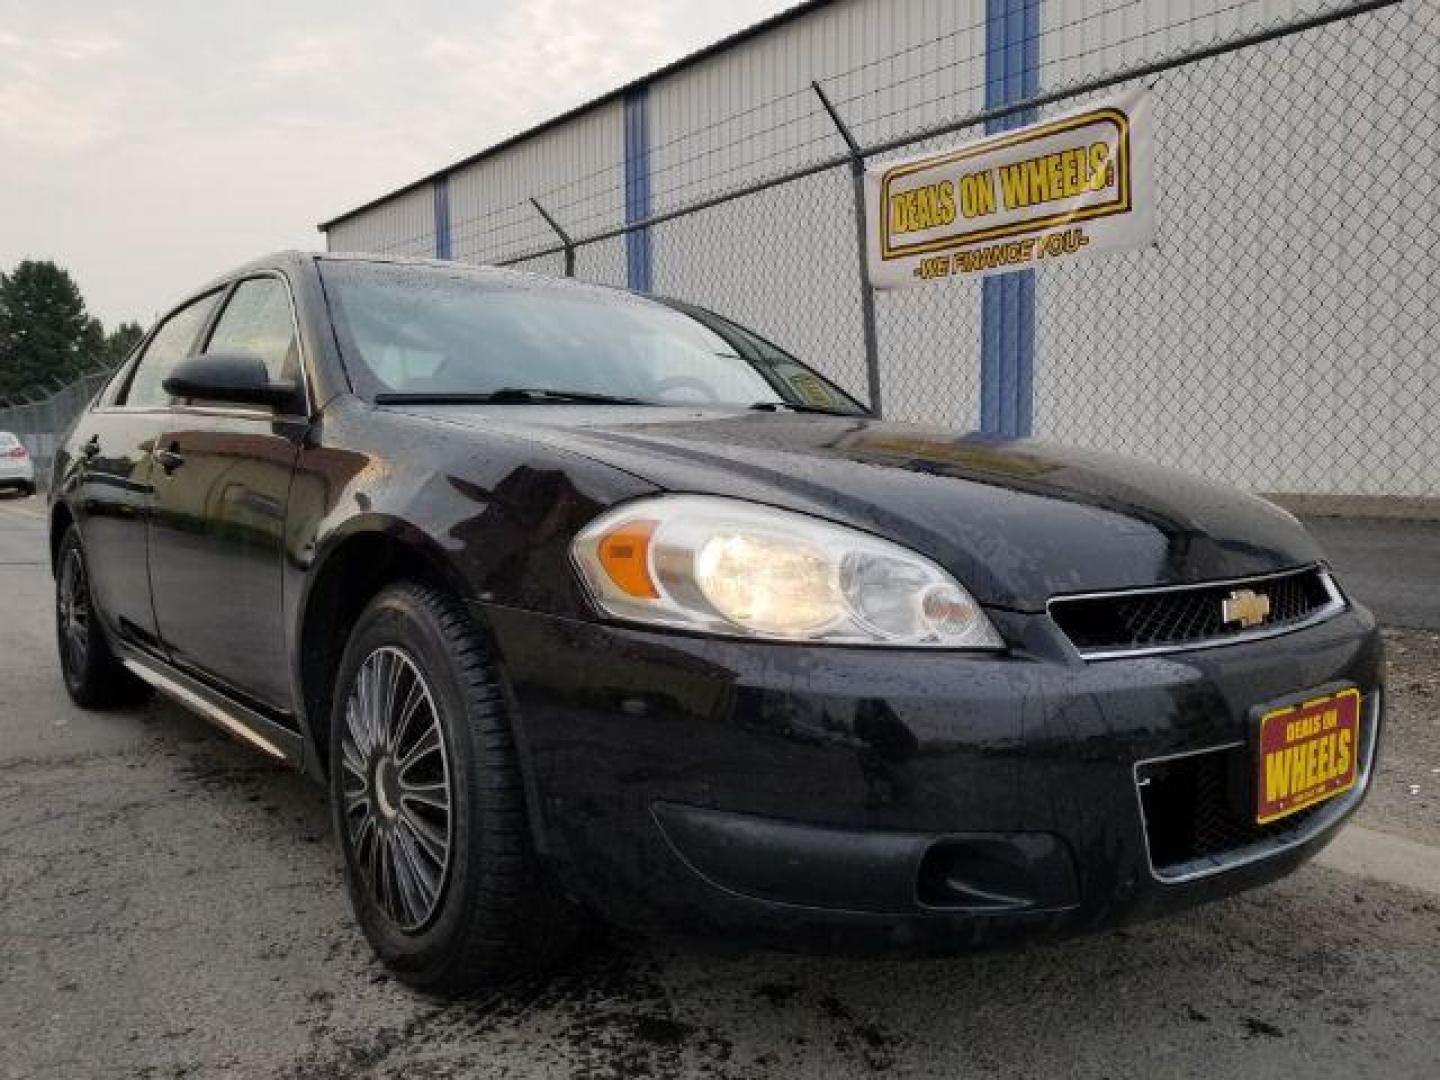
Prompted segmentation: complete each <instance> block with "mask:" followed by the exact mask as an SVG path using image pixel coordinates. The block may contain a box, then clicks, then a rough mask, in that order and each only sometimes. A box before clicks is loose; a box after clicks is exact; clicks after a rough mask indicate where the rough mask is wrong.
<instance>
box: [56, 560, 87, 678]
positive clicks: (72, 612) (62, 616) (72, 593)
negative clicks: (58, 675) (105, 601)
mask: <svg viewBox="0 0 1440 1080" xmlns="http://www.w3.org/2000/svg"><path fill="white" fill-rule="evenodd" d="M55 619H56V622H57V623H58V624H59V627H58V628H59V631H60V649H61V653H62V659H63V660H64V662H65V668H66V670H67V671H69V672H72V673H74V672H80V671H83V670H84V668H85V663H86V658H87V656H88V651H89V648H90V585H89V582H88V581H87V580H86V577H85V560H84V558H83V557H82V556H81V554H80V548H79V547H77V546H72V547H70V548H69V550H67V551H66V552H65V557H64V561H63V562H62V563H61V564H60V587H59V588H58V589H57V590H56V591H55Z"/></svg>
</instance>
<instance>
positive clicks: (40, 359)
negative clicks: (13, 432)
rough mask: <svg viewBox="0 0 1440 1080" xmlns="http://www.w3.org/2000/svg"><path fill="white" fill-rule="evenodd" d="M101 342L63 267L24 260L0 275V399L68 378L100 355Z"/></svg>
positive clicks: (100, 332)
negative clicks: (11, 269) (7, 272)
mask: <svg viewBox="0 0 1440 1080" xmlns="http://www.w3.org/2000/svg"><path fill="white" fill-rule="evenodd" d="M105 344H106V340H105V335H104V331H103V329H102V328H101V326H100V323H99V322H98V321H97V320H95V319H92V318H90V316H89V315H88V314H87V313H86V311H85V300H84V298H83V297H82V296H81V295H80V288H79V286H77V285H76V284H75V280H74V279H73V278H72V277H71V276H70V275H69V273H68V272H66V271H65V270H64V269H62V268H61V267H59V266H56V265H55V264H54V263H53V262H49V261H35V260H29V259H27V260H26V261H24V262H22V263H20V265H18V266H17V267H15V269H14V270H13V271H11V272H10V273H9V274H0V398H3V397H15V396H18V395H20V394H22V393H24V392H26V391H36V390H41V389H45V388H47V387H53V386H54V385H55V383H56V382H57V381H59V382H69V381H70V380H71V379H73V378H75V377H76V376H77V375H79V374H81V373H82V372H84V371H86V370H88V369H89V368H91V367H94V366H95V365H96V364H97V363H99V362H100V361H101V360H102V359H103V356H102V354H103V352H104V348H105Z"/></svg>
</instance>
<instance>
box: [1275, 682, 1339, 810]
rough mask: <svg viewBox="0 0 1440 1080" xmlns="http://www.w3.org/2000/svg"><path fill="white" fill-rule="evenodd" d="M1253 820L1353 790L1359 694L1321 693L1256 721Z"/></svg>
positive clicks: (1276, 710) (1299, 808) (1322, 800)
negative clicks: (1257, 723) (1256, 752)
mask: <svg viewBox="0 0 1440 1080" xmlns="http://www.w3.org/2000/svg"><path fill="white" fill-rule="evenodd" d="M1259 747H1260V753H1259V757H1260V761H1259V776H1258V783H1257V791H1256V794H1257V800H1256V802H1257V805H1256V808H1255V820H1256V821H1257V822H1258V823H1259V824H1261V825H1265V824H1267V823H1269V822H1271V821H1278V820H1280V819H1281V818H1283V817H1286V816H1287V815H1289V814H1293V813H1295V812H1296V811H1298V810H1304V809H1305V808H1306V807H1307V806H1314V805H1315V804H1316V803H1320V802H1324V801H1325V800H1326V799H1333V798H1334V797H1335V796H1336V795H1340V794H1342V793H1343V792H1346V791H1349V790H1350V789H1351V788H1352V787H1354V786H1355V777H1356V775H1357V769H1356V759H1357V758H1359V756H1360V691H1359V690H1357V689H1356V688H1355V687H1353V686H1352V687H1350V688H1348V689H1345V690H1341V691H1340V692H1339V693H1334V694H1324V695H1321V696H1317V697H1314V698H1310V699H1307V700H1305V701H1303V702H1301V703H1299V704H1296V705H1287V706H1285V707H1284V708H1279V709H1272V710H1270V711H1269V712H1267V713H1265V714H1264V715H1263V716H1261V717H1260V739H1259Z"/></svg>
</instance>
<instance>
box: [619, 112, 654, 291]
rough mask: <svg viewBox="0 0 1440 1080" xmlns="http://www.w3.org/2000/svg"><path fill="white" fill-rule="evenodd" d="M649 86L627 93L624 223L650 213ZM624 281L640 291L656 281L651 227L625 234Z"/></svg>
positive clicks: (645, 289)
mask: <svg viewBox="0 0 1440 1080" xmlns="http://www.w3.org/2000/svg"><path fill="white" fill-rule="evenodd" d="M649 100H650V88H649V87H648V86H637V87H636V88H635V89H633V90H631V91H629V92H628V93H627V94H626V95H625V223H626V224H627V225H628V224H630V223H631V222H635V221H644V220H645V219H646V218H648V217H649V216H650V122H649V117H648V106H649ZM625 283H626V284H627V285H628V286H629V287H630V288H632V289H635V290H638V291H639V292H647V293H648V292H650V291H651V288H652V286H653V284H654V282H653V279H652V266H651V261H650V230H649V229H637V230H636V231H635V232H628V233H626V234H625Z"/></svg>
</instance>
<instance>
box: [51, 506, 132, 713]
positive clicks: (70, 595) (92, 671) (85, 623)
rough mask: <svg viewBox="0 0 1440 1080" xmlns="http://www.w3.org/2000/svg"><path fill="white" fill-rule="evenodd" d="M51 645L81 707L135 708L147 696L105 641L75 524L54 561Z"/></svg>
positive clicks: (71, 690) (75, 700)
mask: <svg viewBox="0 0 1440 1080" xmlns="http://www.w3.org/2000/svg"><path fill="white" fill-rule="evenodd" d="M55 644H56V647H57V648H58V650H59V652H60V674H61V677H62V678H63V679H64V681H65V689H66V690H67V691H68V692H69V694H70V698H71V700H72V701H74V702H75V704H76V705H79V706H80V707H81V708H84V709H107V708H112V707H115V706H119V705H134V704H136V703H137V702H140V701H144V700H145V699H146V698H148V697H149V696H150V687H149V686H148V685H146V684H145V683H144V682H142V681H141V680H140V679H138V678H137V677H136V676H134V675H132V674H131V673H130V672H129V671H128V670H126V668H125V666H124V665H123V664H121V663H120V661H119V660H117V659H116V658H115V653H114V652H113V651H112V650H111V648H110V642H109V641H108V640H107V639H106V637H105V627H104V625H103V624H102V623H101V621H100V619H99V617H98V616H97V614H96V611H95V601H94V598H93V597H92V595H91V590H90V573H89V569H88V566H87V564H86V562H85V549H84V548H83V547H82V546H81V544H80V533H79V532H78V531H77V530H76V528H75V526H74V525H70V526H68V527H67V528H66V529H65V535H64V536H62V537H61V538H60V546H59V549H58V554H57V556H56V560H55Z"/></svg>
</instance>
